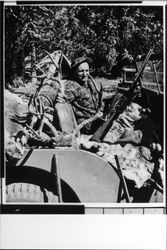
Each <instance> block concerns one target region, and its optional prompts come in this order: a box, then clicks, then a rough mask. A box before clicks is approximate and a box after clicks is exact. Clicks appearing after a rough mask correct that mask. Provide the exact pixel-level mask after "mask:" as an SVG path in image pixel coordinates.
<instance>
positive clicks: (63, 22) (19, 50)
mask: <svg viewBox="0 0 167 250" xmlns="http://www.w3.org/2000/svg"><path fill="white" fill-rule="evenodd" d="M151 46H152V47H153V49H154V52H157V53H161V52H163V7H162V6H139V7H138V6H110V5H109V6H98V5H97V6H90V5H88V6H79V5H53V6H43V5H32V6H6V7H5V79H6V87H8V85H9V84H10V85H12V84H14V81H15V80H16V79H18V77H21V81H20V84H21V83H23V82H24V83H25V82H26V74H25V58H26V57H27V56H30V57H31V60H32V62H38V61H39V60H40V59H41V58H42V57H43V55H44V50H47V51H49V52H50V53H51V52H53V51H54V50H56V49H57V48H60V49H61V50H62V51H63V53H64V54H65V55H66V56H67V58H68V59H69V60H73V59H74V58H75V57H76V56H83V55H85V56H88V57H90V58H91V59H92V60H93V68H92V71H93V73H94V74H95V75H98V74H102V73H109V74H111V76H112V75H113V76H114V74H116V72H117V73H118V72H119V71H120V68H121V66H122V64H121V63H122V60H123V57H126V59H127V58H130V56H132V57H133V58H135V57H136V56H137V55H139V54H144V53H147V52H148V50H149V48H150V47H151ZM125 51H126V53H125ZM125 54H126V56H125ZM125 63H126V62H125ZM127 63H129V60H128V62H127Z"/></svg>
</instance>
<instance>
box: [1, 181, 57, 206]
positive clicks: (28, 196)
mask: <svg viewBox="0 0 167 250" xmlns="http://www.w3.org/2000/svg"><path fill="white" fill-rule="evenodd" d="M6 202H49V203H58V196H57V195H54V194H53V193H52V192H50V191H48V190H47V189H43V190H42V189H41V188H40V187H39V186H37V185H33V184H30V183H12V184H9V185H7V186H6Z"/></svg>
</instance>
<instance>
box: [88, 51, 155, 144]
mask: <svg viewBox="0 0 167 250" xmlns="http://www.w3.org/2000/svg"><path fill="white" fill-rule="evenodd" d="M152 52H153V50H152V49H150V50H149V52H148V53H147V55H146V57H145V60H144V62H143V64H142V66H141V68H140V70H139V72H138V74H137V75H136V77H135V79H134V81H133V84H132V86H131V87H130V89H129V90H128V91H127V93H126V94H124V95H120V93H117V94H116V96H115V99H114V104H113V106H112V108H111V112H110V117H109V118H108V119H107V120H106V121H105V122H104V123H103V124H102V125H101V126H100V127H99V128H98V130H97V131H96V132H95V133H94V134H93V136H92V137H91V138H90V140H91V141H97V142H102V140H103V138H104V137H105V135H106V134H107V132H108V130H109V129H110V127H111V125H112V123H113V121H114V120H115V119H117V117H118V116H119V114H121V113H122V112H123V111H124V110H125V108H126V107H127V105H128V104H129V103H130V102H131V100H132V99H133V98H134V92H135V89H136V87H137V84H138V81H140V77H141V74H142V72H143V70H144V68H145V66H146V64H147V63H148V60H149V58H150V56H151V54H152Z"/></svg>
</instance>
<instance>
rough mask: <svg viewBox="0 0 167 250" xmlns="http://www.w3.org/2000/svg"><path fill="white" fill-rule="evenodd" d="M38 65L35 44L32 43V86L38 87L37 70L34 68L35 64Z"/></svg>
mask: <svg viewBox="0 0 167 250" xmlns="http://www.w3.org/2000/svg"><path fill="white" fill-rule="evenodd" d="M35 63H36V48H35V44H34V43H32V54H31V69H32V76H33V77H32V85H33V86H34V85H36V84H37V78H36V77H35V76H36V68H35V67H34V64H35Z"/></svg>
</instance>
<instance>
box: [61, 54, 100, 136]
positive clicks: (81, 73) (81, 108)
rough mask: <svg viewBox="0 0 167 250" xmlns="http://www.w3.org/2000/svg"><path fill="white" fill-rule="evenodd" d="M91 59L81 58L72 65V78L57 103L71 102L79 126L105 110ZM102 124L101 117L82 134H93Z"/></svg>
mask: <svg viewBox="0 0 167 250" xmlns="http://www.w3.org/2000/svg"><path fill="white" fill-rule="evenodd" d="M90 64H91V59H90V58H85V57H79V58H77V59H75V60H74V61H73V62H72V64H71V77H70V80H67V82H66V87H65V95H64V96H62V95H61V94H60V93H59V94H58V98H57V101H58V102H62V101H63V99H64V100H66V101H67V102H69V103H70V104H71V105H72V107H73V111H74V114H75V117H76V120H77V124H80V123H82V122H83V121H85V120H87V119H90V118H91V117H94V116H95V115H96V114H97V113H101V116H102V112H99V111H102V109H103V104H102V98H101V97H102V90H101V86H100V84H97V83H95V81H94V80H93V79H92V77H91V76H90V74H89V73H90ZM101 124H102V119H101V118H100V115H99V116H98V119H96V120H94V121H92V122H89V123H87V124H86V125H85V126H84V127H83V128H82V129H81V133H84V134H92V133H94V132H95V131H96V129H97V128H98V127H99V126H100V125H101Z"/></svg>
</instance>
